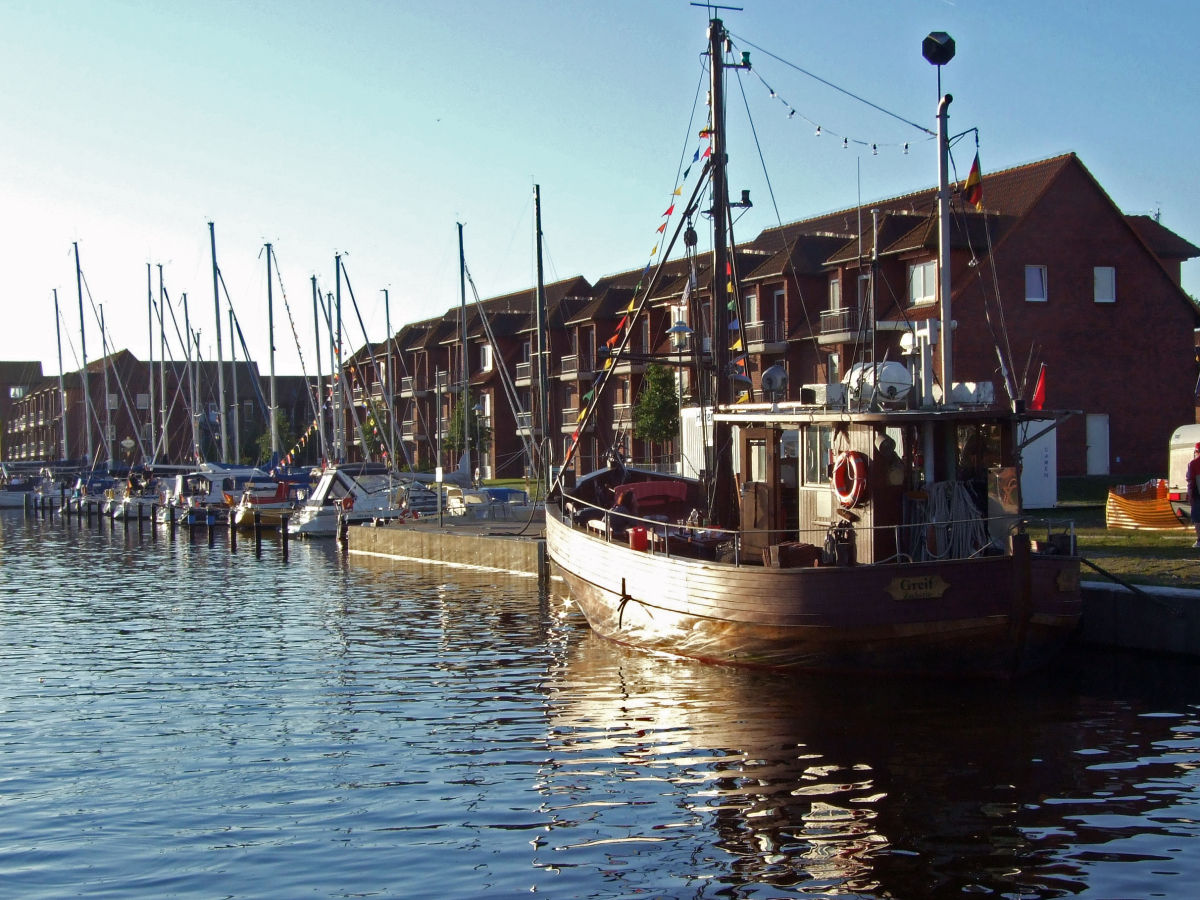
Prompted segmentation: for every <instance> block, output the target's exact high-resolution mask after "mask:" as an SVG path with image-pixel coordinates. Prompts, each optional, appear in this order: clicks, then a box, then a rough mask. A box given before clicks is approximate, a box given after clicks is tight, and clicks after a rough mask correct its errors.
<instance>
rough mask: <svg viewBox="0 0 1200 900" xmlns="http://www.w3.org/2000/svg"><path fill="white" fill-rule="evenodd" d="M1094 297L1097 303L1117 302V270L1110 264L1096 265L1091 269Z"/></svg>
mask: <svg viewBox="0 0 1200 900" xmlns="http://www.w3.org/2000/svg"><path fill="white" fill-rule="evenodd" d="M1092 283H1093V286H1094V295H1093V296H1094V298H1095V301H1096V302H1097V303H1116V302H1117V270H1116V269H1114V268H1113V267H1112V266H1096V267H1095V268H1094V269H1092Z"/></svg>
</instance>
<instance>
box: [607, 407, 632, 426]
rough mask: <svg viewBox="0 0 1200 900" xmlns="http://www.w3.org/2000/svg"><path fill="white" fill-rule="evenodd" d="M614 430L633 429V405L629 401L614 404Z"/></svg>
mask: <svg viewBox="0 0 1200 900" xmlns="http://www.w3.org/2000/svg"><path fill="white" fill-rule="evenodd" d="M612 427H613V431H631V430H632V429H633V407H632V406H631V405H630V404H628V403H615V404H613V413H612Z"/></svg>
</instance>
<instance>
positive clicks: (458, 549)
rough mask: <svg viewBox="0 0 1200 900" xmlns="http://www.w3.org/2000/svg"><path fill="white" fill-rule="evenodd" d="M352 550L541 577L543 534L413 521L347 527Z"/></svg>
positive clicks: (544, 564)
mask: <svg viewBox="0 0 1200 900" xmlns="http://www.w3.org/2000/svg"><path fill="white" fill-rule="evenodd" d="M346 548H347V551H348V552H350V553H356V554H363V555H367V556H378V557H384V558H388V559H396V560H417V561H422V562H434V563H439V564H442V565H450V566H464V567H468V568H473V569H483V570H491V571H496V572H508V573H511V574H516V575H531V576H535V577H538V578H545V576H546V572H547V569H548V562H547V557H546V542H545V540H543V538H542V535H541V533H540V532H539V533H537V534H535V535H530V536H526V535H519V534H514V533H511V532H500V533H495V532H493V531H492V530H491V529H483V528H471V527H469V526H454V527H447V528H428V527H422V526H416V525H396V526H380V527H378V528H371V527H361V528H348V529H347V530H346Z"/></svg>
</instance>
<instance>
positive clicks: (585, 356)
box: [559, 353, 594, 379]
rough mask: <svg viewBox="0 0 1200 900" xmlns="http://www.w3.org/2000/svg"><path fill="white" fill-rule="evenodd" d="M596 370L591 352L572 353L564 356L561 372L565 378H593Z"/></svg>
mask: <svg viewBox="0 0 1200 900" xmlns="http://www.w3.org/2000/svg"><path fill="white" fill-rule="evenodd" d="M593 371H594V368H593V365H592V355H591V354H590V353H572V354H571V355H570V356H564V357H563V358H562V364H561V366H560V367H559V374H560V375H561V376H562V377H563V378H567V379H575V378H589V379H590V378H591V377H592V373H593Z"/></svg>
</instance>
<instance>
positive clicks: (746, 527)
mask: <svg viewBox="0 0 1200 900" xmlns="http://www.w3.org/2000/svg"><path fill="white" fill-rule="evenodd" d="M781 446H782V433H781V432H780V431H779V429H777V428H743V429H742V430H741V447H740V449H741V472H739V473H738V484H739V486H740V490H739V499H740V503H741V514H740V523H739V524H740V527H741V531H742V553H743V554H747V555H757V554H759V553H761V552H762V551H764V550H766V549H767V548H768V547H770V546H771V545H772V544H777V543H779V541H780V540H782V539H783V535H782V529H783V527H784V516H783V503H782V495H783V473H782V469H781V461H780V449H781Z"/></svg>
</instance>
